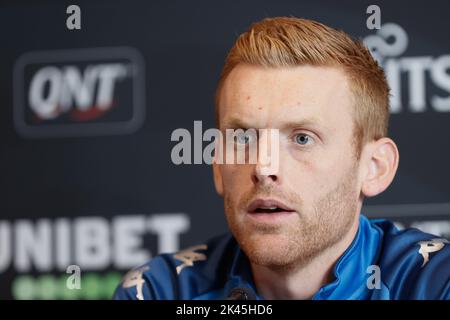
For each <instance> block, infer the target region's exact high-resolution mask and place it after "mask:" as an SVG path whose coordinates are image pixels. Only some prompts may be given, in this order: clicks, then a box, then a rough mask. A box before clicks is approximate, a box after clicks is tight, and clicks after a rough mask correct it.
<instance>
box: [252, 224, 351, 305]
mask: <svg viewBox="0 0 450 320" xmlns="http://www.w3.org/2000/svg"><path fill="white" fill-rule="evenodd" d="M358 227H359V217H358V219H355V222H354V223H353V225H352V227H351V228H350V230H349V232H348V233H347V234H346V235H345V236H344V237H343V238H342V239H341V241H339V242H337V243H336V244H334V245H333V246H331V247H330V248H328V249H326V250H325V251H324V252H322V253H321V254H319V255H318V256H317V257H315V258H314V259H312V260H311V261H310V262H308V264H305V265H302V266H301V267H300V268H289V269H284V270H278V269H277V270H274V269H271V268H268V267H265V266H261V265H256V264H253V263H252V264H251V268H252V273H253V279H254V282H255V285H256V288H257V290H258V293H259V294H261V295H262V296H263V297H264V298H265V299H268V300H270V299H284V300H290V299H295V300H304V299H311V298H312V297H313V296H314V294H315V293H316V292H317V291H318V290H319V289H320V288H321V287H323V286H324V285H326V284H327V283H330V282H332V281H333V279H334V274H333V268H334V265H335V264H336V262H337V260H338V259H339V258H340V257H341V256H342V254H343V253H344V252H345V250H346V249H347V248H348V247H349V246H350V244H351V243H352V241H353V239H354V238H355V235H356V233H357V231H358Z"/></svg>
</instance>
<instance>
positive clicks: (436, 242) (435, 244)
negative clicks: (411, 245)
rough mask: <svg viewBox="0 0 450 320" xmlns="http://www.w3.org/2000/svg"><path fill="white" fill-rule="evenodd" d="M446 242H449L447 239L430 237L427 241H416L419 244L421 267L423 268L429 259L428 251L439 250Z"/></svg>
mask: <svg viewBox="0 0 450 320" xmlns="http://www.w3.org/2000/svg"><path fill="white" fill-rule="evenodd" d="M446 243H449V241H448V240H447V239H431V240H428V241H420V242H419V243H418V244H419V245H420V249H419V253H420V254H421V255H422V257H423V263H422V266H421V268H423V267H424V266H425V265H426V264H427V263H428V261H429V260H430V253H431V252H437V251H439V250H441V249H442V248H443V247H444V246H445V244H446Z"/></svg>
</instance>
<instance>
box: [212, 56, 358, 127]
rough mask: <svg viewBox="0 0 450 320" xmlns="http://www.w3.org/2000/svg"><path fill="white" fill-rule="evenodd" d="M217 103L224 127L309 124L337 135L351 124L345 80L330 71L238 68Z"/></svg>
mask: <svg viewBox="0 0 450 320" xmlns="http://www.w3.org/2000/svg"><path fill="white" fill-rule="evenodd" d="M218 103H219V119H220V126H221V127H222V128H224V127H228V125H232V123H230V122H233V121H235V120H236V119H239V120H240V121H241V122H244V123H248V124H249V125H250V126H252V127H255V128H257V127H261V128H264V127H272V128H281V127H283V126H284V125H285V124H286V123H292V122H295V121H305V120H308V121H309V122H311V121H312V122H317V124H320V125H322V126H324V127H328V128H329V129H335V130H336V129H338V128H339V127H340V126H349V125H351V122H352V119H353V118H352V114H353V113H352V94H351V91H350V88H349V84H348V80H347V78H346V76H345V73H344V72H343V71H342V70H340V69H338V68H334V67H322V66H308V65H305V66H297V67H289V68H264V67H260V66H251V65H246V64H240V65H237V66H236V67H235V68H234V69H233V70H232V71H231V72H230V74H229V75H228V77H227V78H226V80H225V81H224V83H223V87H222V90H221V93H220V97H219V100H218Z"/></svg>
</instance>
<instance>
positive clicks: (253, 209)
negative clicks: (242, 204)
mask: <svg viewBox="0 0 450 320" xmlns="http://www.w3.org/2000/svg"><path fill="white" fill-rule="evenodd" d="M294 211H295V210H293V209H292V208H290V207H289V206H287V205H286V204H284V203H283V202H281V201H278V200H275V199H256V200H254V201H252V202H251V203H250V205H249V206H248V208H247V212H248V213H250V214H258V213H266V214H274V213H288V212H294Z"/></svg>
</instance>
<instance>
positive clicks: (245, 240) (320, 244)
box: [224, 167, 359, 272]
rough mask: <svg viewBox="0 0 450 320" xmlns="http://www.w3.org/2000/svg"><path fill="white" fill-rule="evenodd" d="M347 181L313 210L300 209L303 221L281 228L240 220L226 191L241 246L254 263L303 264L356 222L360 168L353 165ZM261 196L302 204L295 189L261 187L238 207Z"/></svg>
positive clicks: (271, 265)
mask: <svg viewBox="0 0 450 320" xmlns="http://www.w3.org/2000/svg"><path fill="white" fill-rule="evenodd" d="M344 176H345V179H344V181H342V182H341V183H339V184H338V185H337V186H336V188H334V189H333V190H331V191H330V192H328V193H327V194H326V195H325V196H323V197H322V198H321V199H320V200H319V201H317V203H316V204H315V205H314V207H313V210H312V212H311V213H308V214H304V213H302V212H298V215H299V218H300V219H299V222H298V223H296V224H293V225H288V226H285V227H283V228H282V229H281V228H278V227H272V226H267V225H261V226H257V227H254V228H252V227H249V226H247V225H244V224H243V223H240V222H239V221H238V219H237V217H236V214H237V213H236V212H234V210H235V209H233V208H236V206H233V203H232V201H231V199H230V196H229V195H228V194H227V193H225V195H224V204H225V212H226V216H227V220H228V224H229V227H230V230H231V232H232V233H233V235H234V237H235V238H236V240H237V241H238V243H239V245H240V247H241V248H242V250H243V251H244V253H245V254H246V255H247V257H248V258H249V259H250V261H251V262H252V263H253V264H256V265H261V266H265V267H268V268H270V269H272V270H274V271H279V272H280V271H288V270H291V269H293V268H301V267H303V266H305V265H307V264H309V262H310V261H311V260H313V259H314V258H316V257H317V256H318V255H320V254H321V253H323V252H324V251H326V250H327V249H329V248H331V247H332V246H333V245H335V244H336V243H337V242H339V241H340V240H341V239H342V238H343V237H344V236H345V235H346V234H347V233H348V232H349V231H350V229H351V227H352V225H353V223H354V222H355V219H356V215H358V212H357V206H358V198H359V194H357V192H356V168H355V167H353V168H351V169H350V170H349V171H348V172H347V173H346V174H345V175H344ZM256 195H258V196H262V195H264V196H267V197H270V196H278V198H280V199H285V200H288V201H290V202H289V203H291V204H296V205H299V204H301V203H302V201H301V200H300V199H299V196H298V195H297V194H295V193H286V192H282V193H280V191H278V192H277V191H275V190H274V188H257V189H254V190H252V192H250V193H248V194H245V195H244V196H243V197H242V198H241V200H240V202H239V206H238V208H243V206H242V205H243V204H245V203H248V201H249V200H250V199H253V198H254V197H255V196H256Z"/></svg>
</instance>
